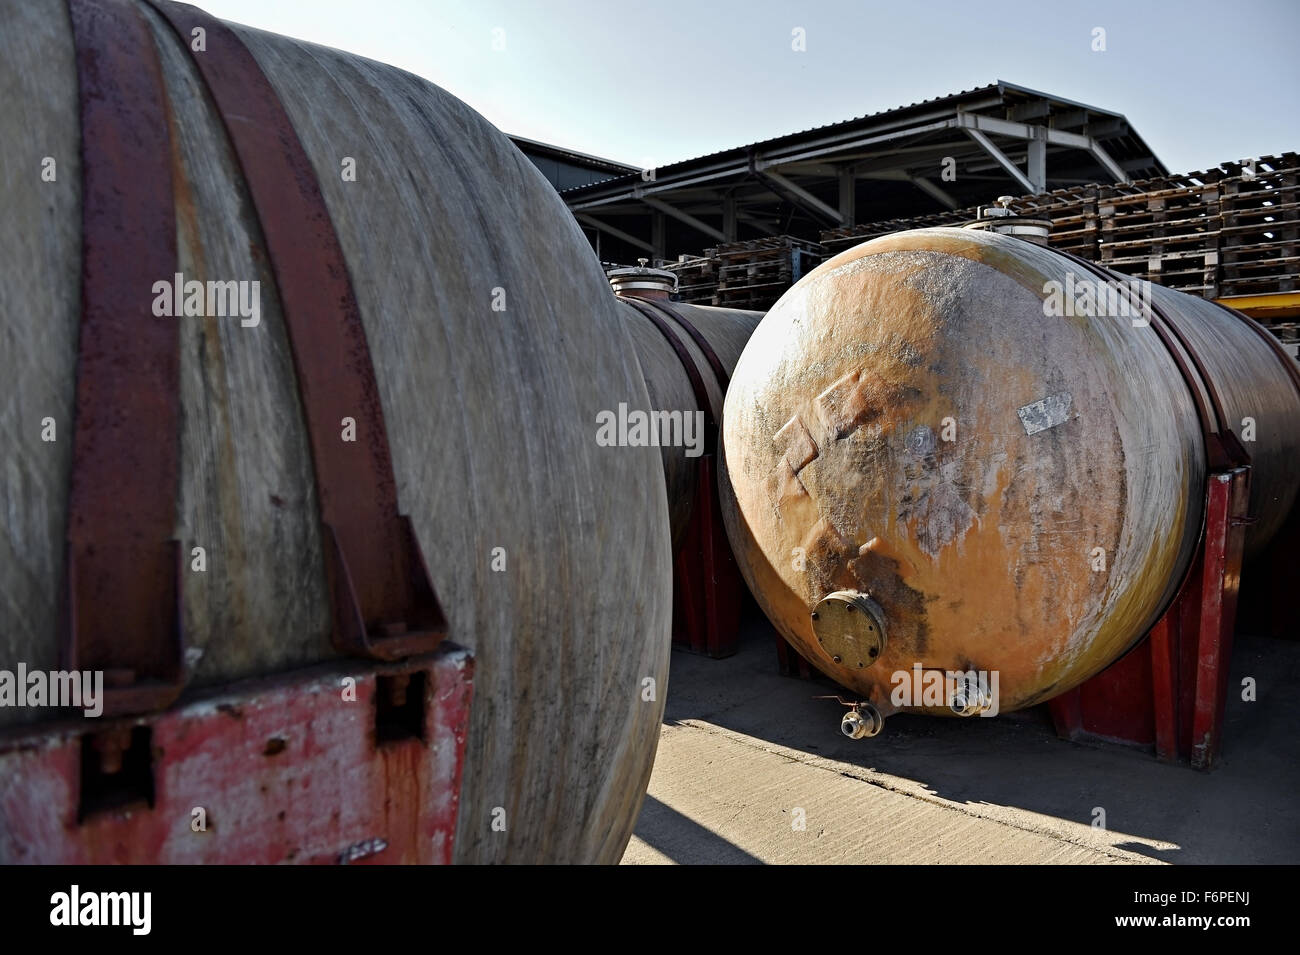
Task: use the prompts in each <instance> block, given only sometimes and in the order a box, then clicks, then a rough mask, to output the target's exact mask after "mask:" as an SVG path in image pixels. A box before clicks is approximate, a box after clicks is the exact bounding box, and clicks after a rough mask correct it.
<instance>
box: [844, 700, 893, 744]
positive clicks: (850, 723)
mask: <svg viewBox="0 0 1300 955" xmlns="http://www.w3.org/2000/svg"><path fill="white" fill-rule="evenodd" d="M884 725H885V718H884V717H883V716H881V715H880V710H878V709H876V708H875V707H874V706H873V705H872V704H870V703H859V704H857V705H856V706H854V707H853V708H851V709H850V710H849V711H848V712H847V713H845V714H844V716H843V718H842V719H841V720H840V732H841V733H843V734H844V735H845V736H847V737H848V738H849V739H869V738H870V737H872V736H875V735H876V734H878V733H879V732H880V731H881V729H883V728H884Z"/></svg>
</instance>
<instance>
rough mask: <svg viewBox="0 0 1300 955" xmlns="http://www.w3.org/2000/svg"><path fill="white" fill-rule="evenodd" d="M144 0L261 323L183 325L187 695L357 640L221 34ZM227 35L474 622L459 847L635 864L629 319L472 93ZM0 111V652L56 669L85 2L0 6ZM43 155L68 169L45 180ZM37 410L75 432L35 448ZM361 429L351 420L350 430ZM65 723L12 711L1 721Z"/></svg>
mask: <svg viewBox="0 0 1300 955" xmlns="http://www.w3.org/2000/svg"><path fill="white" fill-rule="evenodd" d="M122 2H124V3H125V2H126V0H122ZM136 6H138V7H139V9H140V10H142V11H143V13H144V15H145V17H146V19H147V20H148V21H149V23H150V25H151V27H152V30H153V33H154V40H155V43H156V44H157V48H158V53H159V57H160V60H161V62H162V67H163V74H164V79H165V83H166V90H167V96H168V101H169V109H168V115H169V116H170V122H171V133H172V144H173V149H172V152H171V157H170V161H171V170H172V188H173V195H174V199H175V205H176V212H175V218H174V228H175V232H176V235H177V243H178V257H179V261H178V268H179V271H181V272H182V273H183V274H184V276H185V279H186V280H187V281H188V280H191V279H193V280H197V281H202V282H206V281H218V282H227V281H238V282H240V283H245V282H247V283H250V284H251V282H253V281H260V283H261V311H260V322H259V323H258V324H256V325H253V324H251V323H250V324H249V325H247V326H246V325H244V324H243V322H242V321H241V316H240V315H238V314H222V313H209V312H207V311H206V310H205V312H204V314H201V315H184V316H180V317H173V318H172V319H171V321H172V322H174V323H175V326H176V327H177V328H178V331H179V336H180V391H181V416H180V418H181V420H180V431H181V454H180V458H179V468H180V475H179V480H180V493H179V497H178V507H177V514H176V519H175V527H174V529H173V534H172V536H173V537H175V538H179V539H181V540H183V541H184V542H185V553H186V556H187V558H188V557H189V556H190V554H191V551H192V550H193V548H194V547H202V548H204V550H205V552H206V569H205V570H202V571H198V570H196V569H194V568H193V567H192V566H189V565H188V564H187V567H186V579H185V588H184V593H183V603H184V620H185V636H186V649H187V655H186V664H187V668H186V669H187V676H188V686H189V687H190V688H191V689H192V691H193V692H201V691H207V690H211V689H214V688H217V687H220V686H224V685H226V684H228V683H230V682H232V681H235V680H240V679H247V678H253V677H259V676H265V675H267V674H274V673H283V672H286V671H290V670H297V669H300V668H303V667H307V666H310V665H312V664H315V663H319V662H320V661H322V660H327V659H331V658H333V657H334V656H335V653H336V651H335V650H334V648H333V647H332V645H331V641H330V636H331V629H332V627H331V608H330V594H329V590H328V586H327V581H326V574H325V572H324V558H323V556H322V551H323V548H324V541H323V536H322V530H321V525H320V513H319V508H318V506H317V502H316V489H315V486H314V475H313V458H312V451H311V444H310V441H309V438H308V436H307V434H306V431H305V428H304V426H303V410H302V407H301V399H300V396H299V392H298V388H297V381H296V374H295V370H294V359H293V353H292V349H291V346H290V344H289V342H288V336H287V333H286V327H285V322H284V318H283V315H282V311H281V303H280V301H279V299H278V296H277V295H276V294H275V283H274V278H275V277H274V274H273V272H272V269H271V267H270V256H269V254H268V252H267V247H266V243H265V240H264V238H263V236H262V234H261V228H260V225H259V220H258V217H257V213H256V210H255V209H254V207H253V203H252V201H251V197H250V194H249V191H248V186H247V184H246V182H245V179H244V174H243V170H242V167H241V165H240V163H239V160H238V158H237V157H236V155H235V154H234V151H233V150H232V148H231V144H230V141H229V139H228V137H227V133H226V130H225V127H224V124H223V123H222V120H221V117H220V116H219V115H218V114H217V112H216V109H215V106H214V103H213V99H212V97H211V95H210V94H209V92H208V90H207V87H206V83H205V82H204V79H203V77H202V76H201V75H200V74H199V72H198V69H197V67H196V64H195V57H196V55H202V54H199V53H198V51H192V50H191V49H190V43H189V42H186V43H182V42H181V40H180V38H179V37H178V36H177V35H176V33H175V31H174V30H173V29H172V28H171V26H170V25H169V24H168V23H167V22H166V21H164V20H163V19H162V18H161V17H160V16H159V15H158V14H157V12H156V11H155V10H154V9H153V8H152V7H150V6H148V5H143V4H138V3H137V4H136ZM228 26H229V28H230V29H231V30H232V31H233V32H234V33H235V34H236V35H237V36H238V37H239V39H240V41H241V42H242V43H243V45H244V46H245V47H246V48H247V49H248V50H249V52H250V53H251V54H252V56H253V58H254V59H255V60H256V61H257V64H258V67H259V68H260V69H261V71H262V72H263V73H264V74H265V75H266V77H267V79H268V80H269V82H270V83H271V85H272V87H273V88H274V90H275V93H276V96H277V97H278V98H279V99H280V101H281V103H282V104H283V106H284V109H285V112H286V113H287V114H288V116H289V119H290V121H291V123H292V126H293V130H294V132H295V134H296V135H297V137H298V140H299V141H300V143H301V144H302V147H303V150H304V152H305V153H306V155H307V157H308V159H309V160H310V162H311V166H312V171H313V173H314V176H315V178H316V180H317V182H318V183H319V187H320V190H321V193H322V196H323V199H324V202H325V206H326V209H327V210H328V212H329V217H330V220H331V221H332V222H333V224H334V226H335V230H336V232H337V234H338V240H339V244H340V246H341V248H342V251H343V258H344V261H345V263H346V266H347V272H348V275H349V277H350V279H351V282H352V286H353V291H354V293H355V296H356V299H357V305H358V310H359V313H360V318H361V322H362V325H363V326H364V330H365V338H366V342H367V345H368V347H369V350H370V353H371V361H372V364H373V366H374V369H375V377H376V384H377V387H378V397H379V401H380V403H381V405H382V408H383V414H384V423H385V426H386V429H387V432H388V438H389V446H390V452H391V455H392V463H393V473H394V477H395V479H396V493H397V502H398V509H397V513H399V514H405V515H408V516H409V518H410V524H411V527H412V529H413V530H414V532H415V536H416V537H417V538H418V539H419V541H420V542H421V545H422V550H423V553H424V556H425V558H426V561H427V565H428V570H429V576H430V578H431V581H432V583H433V584H434V585H435V586H436V589H437V593H438V596H439V598H440V600H441V603H442V606H443V610H444V612H445V614H446V616H447V618H448V624H449V632H450V633H451V634H452V639H454V640H455V641H456V642H457V643H459V644H461V645H463V646H466V647H467V648H469V649H471V650H472V651H473V652H474V655H475V659H476V674H475V684H476V696H477V698H478V700H479V703H477V704H476V705H475V706H474V708H473V711H472V713H471V730H470V732H469V735H468V739H467V742H466V747H467V748H466V758H465V775H464V782H463V786H462V791H461V797H462V799H461V811H460V816H459V823H458V827H457V841H456V848H455V855H456V859H457V861H463V862H484V863H489V862H540V861H554V862H564V861H567V862H613V861H617V859H618V858H619V857H620V855H621V853H622V851H623V848H624V846H625V845H626V844H627V840H628V838H629V837H630V835H631V831H632V827H633V825H634V822H635V819H636V816H637V812H638V810H639V808H640V804H641V800H642V799H643V796H644V792H645V787H646V783H647V781H648V779H649V774H650V769H651V766H652V764H653V759H654V752H655V747H656V744H657V741H658V738H659V731H660V727H661V719H662V714H663V701H664V692H663V688H664V686H665V685H666V681H667V670H668V656H669V639H670V626H671V581H672V569H671V568H672V558H671V550H670V542H669V538H668V531H667V527H666V524H667V511H666V504H664V503H663V501H664V498H665V493H664V477H663V464H662V459H661V457H660V455H659V454H658V453H657V450H656V449H654V448H644V447H605V446H602V445H600V444H598V443H597V441H596V437H595V436H596V432H597V415H598V414H599V413H600V412H601V411H605V410H613V409H617V408H618V407H619V404H620V403H626V404H627V406H628V407H633V408H646V407H648V406H649V398H648V396H647V391H646V385H645V382H644V380H643V378H642V376H641V373H640V371H639V369H638V365H637V359H636V355H635V354H634V353H633V350H632V347H631V345H630V343H629V338H628V331H627V326H628V322H627V321H626V316H625V315H624V309H623V308H622V307H621V306H619V305H618V304H617V303H616V302H615V301H614V300H613V296H612V295H611V294H610V289H609V285H608V283H607V282H606V281H605V279H604V275H603V273H602V272H601V270H600V267H599V263H598V262H596V260H595V258H594V257H593V256H592V254H591V249H590V246H589V245H588V244H587V242H586V240H585V239H584V237H583V235H582V233H581V230H580V229H579V227H578V226H577V224H576V223H575V222H574V220H573V217H572V216H571V215H570V214H569V213H568V211H567V210H566V209H565V208H564V205H563V203H562V202H561V201H560V199H559V197H558V196H557V195H556V194H555V190H554V189H553V188H551V186H550V184H549V183H547V182H546V180H545V179H544V178H543V177H542V176H541V174H540V173H538V171H537V168H536V167H535V166H534V165H533V164H532V163H531V162H530V161H529V160H528V159H527V157H525V156H523V155H522V154H521V153H520V152H519V151H518V150H517V149H515V148H514V147H513V146H512V144H511V143H510V142H509V140H508V139H507V138H506V137H505V136H503V135H502V134H501V133H500V132H499V131H498V130H496V129H494V128H493V127H492V126H491V125H490V124H489V123H488V122H487V121H485V120H484V119H483V118H482V117H481V116H479V115H478V114H476V113H475V112H474V111H473V110H471V109H470V108H469V107H467V106H466V105H465V104H464V103H462V102H460V101H459V100H457V99H456V98H455V97H454V96H451V95H449V94H448V93H446V92H444V91H442V90H440V89H438V88H437V87H434V86H432V85H431V84H429V83H427V82H425V81H423V80H421V79H419V78H417V77H414V76H412V75H410V74H409V73H405V72H403V71H401V70H398V69H395V68H393V67H389V66H385V65H383V64H380V63H376V62H373V61H370V60H366V59H364V58H360V57H356V56H352V55H349V54H346V53H343V52H340V51H337V50H329V49H326V48H324V47H319V46H315V45H312V44H309V43H304V42H301V41H298V40H293V39H290V38H287V37H280V36H275V35H272V34H268V33H264V32H261V31H257V30H252V29H248V28H245V27H240V26H237V25H228ZM191 42H192V39H191ZM214 42H215V37H214V35H213V34H211V33H209V34H208V36H207V54H208V55H212V54H213V52H214V49H213V44H214ZM0 101H3V102H4V103H5V108H4V110H3V111H2V112H0V117H3V118H0V126H2V127H3V128H4V129H5V130H6V131H7V132H8V133H9V136H8V139H7V141H8V142H9V148H8V149H7V150H6V152H5V158H4V160H3V161H2V162H3V164H4V168H5V170H6V171H9V170H16V171H17V172H16V173H15V174H14V175H12V176H9V175H5V176H0V207H3V208H4V210H5V215H3V216H0V263H3V264H2V265H0V272H2V273H3V278H4V281H3V282H0V312H2V313H3V314H4V315H5V316H6V327H5V336H6V337H5V347H4V348H3V349H0V395H2V396H3V400H2V401H0V443H3V444H4V446H5V448H6V458H5V466H4V468H3V469H0V502H2V504H3V508H4V513H5V516H6V519H5V521H4V522H3V525H2V526H0V668H5V667H8V668H9V669H13V668H14V667H15V665H16V663H17V662H20V661H21V662H25V663H26V664H27V665H28V667H29V668H36V667H40V668H43V669H50V668H54V667H56V666H57V661H56V659H55V655H56V650H57V647H58V633H59V623H58V617H59V613H60V609H61V607H60V603H61V596H60V587H61V581H62V578H63V574H64V569H63V565H64V554H63V551H64V546H63V544H64V527H65V524H66V505H67V502H66V496H67V488H68V480H69V474H70V470H71V453H70V452H71V444H72V442H71V440H70V427H71V426H70V422H71V420H72V408H73V404H74V396H75V387H74V383H75V380H76V379H75V367H76V362H77V352H76V331H77V323H78V320H79V303H78V299H77V295H76V287H77V274H78V269H79V261H80V257H79V249H80V244H81V231H80V230H81V202H80V160H79V148H78V142H79V137H78V124H77V117H78V110H77V92H76V69H75V58H74V56H73V45H72V41H71V36H70V33H69V29H68V22H67V16H66V0H30V2H23V3H10V4H0ZM17 131H21V134H19V132H17ZM47 156H48V157H52V158H53V159H55V160H57V163H58V177H57V181H51V182H44V181H42V180H41V179H40V178H39V177H40V175H41V171H42V160H43V158H44V157H47ZM345 159H346V160H353V161H355V173H356V175H355V177H354V176H353V175H352V170H353V163H352V162H348V163H346V164H345V163H344V160H345ZM345 174H346V175H345ZM523 224H526V225H527V228H524V227H523ZM636 320H637V321H638V322H639V323H641V324H642V325H646V326H648V323H647V322H645V320H644V319H642V318H640V316H636ZM646 331H647V332H648V333H649V334H650V335H655V336H657V333H656V332H655V330H654V329H653V328H649V327H647V329H646ZM688 346H689V343H688ZM663 347H664V349H665V350H667V346H666V345H665V346H663ZM736 354H739V347H737V348H736ZM670 357H672V356H671V353H670ZM673 360H674V361H675V358H673ZM701 367H702V366H701ZM46 416H49V417H50V418H52V419H54V423H55V424H57V427H58V440H57V441H43V440H42V439H41V429H42V418H44V417H46ZM353 417H356V416H355V415H353ZM357 420H358V422H360V419H359V418H358V419H357ZM341 430H342V429H341V428H340V431H341ZM364 442H365V436H364V435H362V434H361V433H360V431H358V442H357V444H356V445H349V447H356V448H358V449H363V447H364ZM611 594H618V599H617V600H611V599H610V595H611ZM647 679H650V680H654V681H655V685H656V686H657V690H656V692H655V694H654V696H653V698H651V699H646V698H644V695H643V694H644V692H645V688H646V686H647V684H645V682H644V681H646V680H647ZM52 718H53V716H52V715H51V714H50V713H49V712H48V711H41V710H37V709H33V708H18V707H3V708H0V724H3V725H4V726H6V727H8V726H12V725H13V724H15V723H18V722H32V721H39V720H50V719H52ZM494 823H496V825H495V827H494ZM503 824H504V828H502V825H503ZM362 838H364V837H362Z"/></svg>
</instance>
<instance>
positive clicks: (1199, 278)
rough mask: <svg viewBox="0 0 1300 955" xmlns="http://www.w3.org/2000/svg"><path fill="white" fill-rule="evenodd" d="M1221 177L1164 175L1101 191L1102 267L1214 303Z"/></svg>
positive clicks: (1205, 174)
mask: <svg viewBox="0 0 1300 955" xmlns="http://www.w3.org/2000/svg"><path fill="white" fill-rule="evenodd" d="M1221 178H1222V177H1221V174H1218V173H1217V172H1216V173H1191V174H1189V175H1186V176H1162V177H1160V178H1158V179H1145V180H1140V181H1137V182H1128V183H1116V184H1114V185H1106V186H1102V187H1101V192H1102V197H1101V199H1100V200H1099V204H1098V213H1099V215H1100V220H1101V246H1100V249H1101V258H1100V261H1101V264H1102V265H1104V266H1106V267H1107V268H1109V269H1114V270H1115V271H1116V272H1122V273H1124V274H1126V275H1133V276H1136V277H1138V278H1143V279H1146V280H1148V281H1151V282H1158V283H1160V284H1161V285H1165V286H1168V287H1169V288H1175V289H1178V290H1179V291H1183V292H1191V293H1192V294H1194V295H1204V296H1206V297H1207V298H1214V297H1215V291H1216V289H1217V287H1218V264H1219V256H1218V248H1219V246H1218V242H1219V227H1220V225H1221V223H1222V220H1221V218H1220V216H1219V197H1220V196H1221V195H1222V189H1221V187H1220V184H1219V180H1220V179H1221Z"/></svg>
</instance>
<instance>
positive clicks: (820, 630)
mask: <svg viewBox="0 0 1300 955" xmlns="http://www.w3.org/2000/svg"><path fill="white" fill-rule="evenodd" d="M884 617H885V614H884V611H883V610H881V608H880V604H878V603H876V602H875V601H874V600H872V599H871V598H870V597H868V596H867V595H866V594H863V593H859V592H858V591H856V590H837V591H835V592H834V593H832V594H827V595H826V596H825V597H823V598H822V599H821V600H819V601H817V605H816V606H815V607H813V610H812V625H813V635H814V636H816V638H817V643H818V645H819V646H820V647H821V648H822V650H823V651H825V653H826V655H827V656H829V657H830V658H831V660H832V661H833V662H835V663H836V664H838V665H839V666H844V667H849V668H851V669H855V670H860V669H865V668H866V667H869V666H871V665H872V664H873V663H875V662H876V661H877V660H879V659H880V655H881V654H882V653H884V651H885V622H884Z"/></svg>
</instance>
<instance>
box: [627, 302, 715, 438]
mask: <svg viewBox="0 0 1300 955" xmlns="http://www.w3.org/2000/svg"><path fill="white" fill-rule="evenodd" d="M620 300H621V301H624V302H626V303H627V304H628V305H631V306H632V307H633V308H635V309H636V310H637V311H638V312H640V313H641V314H642V315H644V316H645V317H646V318H648V319H650V321H651V322H652V323H653V324H654V327H655V328H657V329H659V333H660V334H661V335H663V337H664V338H665V339H667V341H668V344H669V345H671V346H672V349H673V351H674V352H676V353H677V358H678V360H679V361H680V362H681V363H682V368H683V369H685V371H686V377H687V378H689V379H690V380H691V390H692V391H694V392H695V401H696V403H697V404H699V406H700V408H701V410H703V411H704V431H705V439H704V442H705V443H704V449H705V451H704V453H705V454H711V453H713V449H714V448H715V447H716V445H717V440H718V423H717V419H716V418H714V416H713V404H712V402H710V401H709V392H708V391H707V390H706V389H705V387H704V379H703V378H701V377H700V370H699V369H698V368H696V367H695V361H694V359H692V358H691V353H690V352H689V351H687V349H686V345H685V344H684V343H683V342H682V340H681V339H680V338H678V337H677V333H676V332H674V331H673V329H672V326H671V325H669V324H668V322H667V321H666V320H665V319H664V318H663V316H661V315H659V314H658V313H657V312H656V311H655V310H654V309H653V308H650V307H649V306H648V305H647V303H646V302H644V301H642V300H641V299H637V298H631V297H625V296H620ZM658 410H661V411H662V410H664V409H658Z"/></svg>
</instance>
